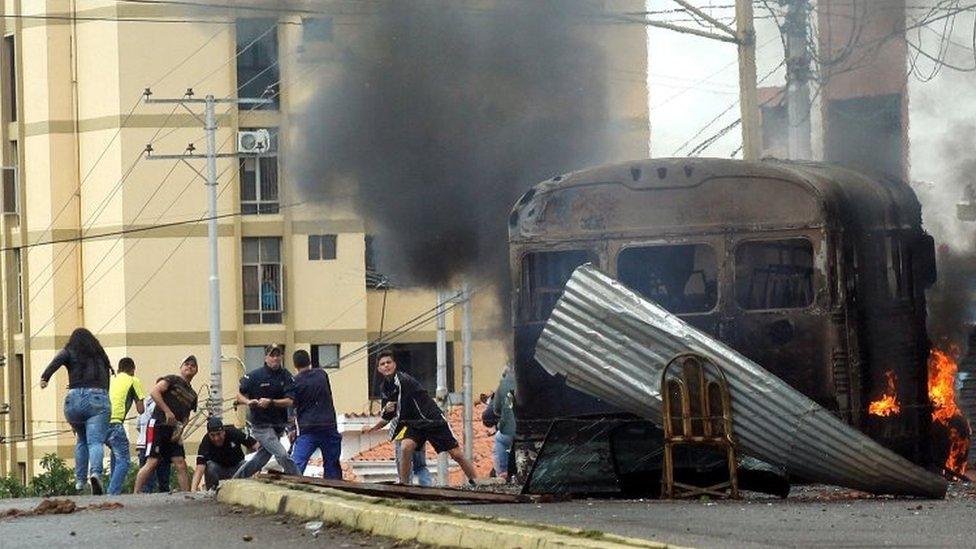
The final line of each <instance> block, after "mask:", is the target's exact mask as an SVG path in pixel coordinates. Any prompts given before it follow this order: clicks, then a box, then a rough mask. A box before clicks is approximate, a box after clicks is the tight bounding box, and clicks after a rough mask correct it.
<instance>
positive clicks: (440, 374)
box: [435, 290, 449, 486]
mask: <svg viewBox="0 0 976 549" xmlns="http://www.w3.org/2000/svg"><path fill="white" fill-rule="evenodd" d="M447 301H448V297H447V293H446V292H444V291H441V290H438V292H437V392H436V393H435V396H436V397H437V402H438V403H439V404H440V405H441V410H442V411H444V412H445V415H447V414H446V412H447V408H448V402H447V399H448V396H449V395H448V389H447V318H446V315H447V310H446V309H445V308H444V306H445V305H446V304H447ZM437 484H438V485H440V486H447V453H445V452H441V453H439V454H437Z"/></svg>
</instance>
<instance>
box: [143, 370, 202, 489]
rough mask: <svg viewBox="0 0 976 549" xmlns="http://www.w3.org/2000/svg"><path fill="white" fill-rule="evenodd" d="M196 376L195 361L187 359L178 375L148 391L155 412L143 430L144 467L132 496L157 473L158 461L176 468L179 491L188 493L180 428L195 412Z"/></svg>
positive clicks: (184, 453)
mask: <svg viewBox="0 0 976 549" xmlns="http://www.w3.org/2000/svg"><path fill="white" fill-rule="evenodd" d="M195 375H197V357H195V356H193V355H190V356H188V357H186V359H184V360H183V363H182V364H180V374H179V375H168V376H166V377H164V378H162V379H160V380H159V381H158V382H156V386H155V387H153V388H152V391H150V393H149V394H150V395H151V396H152V398H153V402H155V403H156V411H155V412H153V417H152V419H150V420H149V425H148V427H146V456H147V457H146V464H145V465H143V466H142V468H141V469H139V473H138V474H137V475H136V483H135V487H134V489H133V492H134V493H136V494H138V493H140V492H142V487H143V486H144V485H145V484H146V482H147V481H148V480H149V477H150V475H152V474H153V473H154V472H155V471H156V466H158V465H159V462H160V461H169V462H171V463H172V464H173V465H175V466H176V479H177V481H178V482H179V483H180V490H183V491H184V492H187V491H189V490H190V478H189V475H188V474H187V470H186V459H185V456H186V451H185V450H184V449H183V441H182V436H183V426H184V425H186V422H187V421H188V420H189V419H190V412H191V411H194V410H196V409H197V393H196V391H194V390H193V387H191V386H190V382H191V381H193V377H194V376H195Z"/></svg>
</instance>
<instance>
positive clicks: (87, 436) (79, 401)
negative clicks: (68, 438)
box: [41, 328, 115, 495]
mask: <svg viewBox="0 0 976 549" xmlns="http://www.w3.org/2000/svg"><path fill="white" fill-rule="evenodd" d="M62 366H64V367H65V368H67V370H68V394H67V395H66V396H65V397H64V417H65V419H67V420H68V423H70V424H71V428H72V429H73V430H74V432H75V439H76V440H75V488H77V489H78V490H81V489H82V488H84V487H85V484H86V483H88V482H89V481H90V482H91V489H92V494H95V495H101V494H102V493H103V489H102V467H103V465H102V461H103V459H104V456H105V436H106V434H107V433H108V420H109V415H110V413H111V405H110V404H109V398H108V383H109V378H111V376H112V375H113V374H114V373H115V372H114V371H113V370H112V364H111V363H110V362H109V360H108V355H106V354H105V349H103V348H102V344H101V343H99V342H98V339H96V338H95V336H94V335H93V334H92V333H91V332H89V331H88V330H86V329H85V328H76V329H75V331H73V332H71V337H70V338H68V343H67V344H66V345H65V346H64V349H61V351H60V352H59V353H58V354H57V355H55V356H54V360H52V361H51V363H50V364H48V367H47V368H45V369H44V373H42V374H41V389H43V388H45V387H47V383H48V381H49V380H50V379H51V376H53V375H54V372H56V371H57V370H58V368H60V367H62Z"/></svg>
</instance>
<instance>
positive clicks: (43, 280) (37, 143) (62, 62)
mask: <svg viewBox="0 0 976 549" xmlns="http://www.w3.org/2000/svg"><path fill="white" fill-rule="evenodd" d="M312 4H315V6H316V7H318V8H321V9H320V10H319V11H317V12H315V13H311V12H301V13H300V12H297V11H293V12H284V13H272V12H268V11H266V9H264V8H261V6H262V5H263V4H262V3H253V4H252V5H254V6H257V8H258V9H253V10H247V9H235V10H227V9H223V10H221V9H213V8H212V7H206V6H203V7H199V8H195V7H191V6H186V5H185V3H173V4H167V3H139V2H123V1H119V2H116V1H96V0H93V1H86V2H74V1H69V0H51V1H47V2H29V1H26V0H2V1H0V9H2V10H3V15H4V17H2V18H0V35H2V37H3V41H2V48H0V54H2V55H0V106H2V108H0V117H2V119H0V155H2V164H3V171H2V175H3V177H2V195H0V196H2V200H0V202H2V207H3V212H4V213H3V215H2V217H0V244H2V249H3V252H2V253H0V299H2V305H3V311H4V313H3V316H2V328H3V329H2V342H0V348H2V353H3V355H4V357H6V363H5V365H4V366H2V367H0V406H2V408H0V412H2V413H0V435H2V436H3V437H4V440H3V443H2V444H0V474H6V473H13V474H15V475H19V476H21V477H23V478H28V477H30V476H32V475H34V474H36V467H38V465H37V463H38V461H39V460H40V458H41V457H42V456H43V455H44V454H46V453H49V452H57V453H58V454H59V455H61V456H62V457H64V458H66V459H69V460H70V459H71V457H72V455H73V454H72V451H73V446H74V438H73V435H72V434H71V433H70V431H69V430H68V426H67V425H66V424H65V423H64V422H63V414H62V402H63V400H64V396H65V393H66V390H67V388H66V385H67V384H66V377H65V376H64V374H63V373H61V374H58V375H57V376H55V378H54V382H53V383H52V384H51V385H50V386H49V387H47V388H46V389H44V390H41V389H40V388H39V386H38V383H37V381H38V379H39V376H40V373H41V371H42V370H43V369H44V367H45V366H46V365H47V363H48V361H49V360H50V359H51V358H52V357H53V355H54V354H55V353H56V352H57V350H58V349H59V348H61V347H62V346H63V345H64V343H65V342H66V340H67V337H68V335H69V334H70V333H71V331H72V330H73V329H74V328H75V327H77V326H86V327H88V328H89V329H91V330H92V331H93V332H94V333H95V334H96V335H97V336H98V337H99V339H100V340H101V342H102V343H103V345H104V346H105V349H106V351H107V352H108V354H109V356H110V358H111V359H112V360H113V361H117V360H118V359H119V358H121V357H123V356H130V357H132V358H133V359H134V360H135V362H136V365H137V371H136V373H137V376H138V377H140V378H142V380H143V381H144V382H146V383H150V382H151V381H152V380H155V379H156V378H158V377H159V376H160V375H163V374H166V373H170V372H172V371H174V370H175V369H176V367H177V365H178V364H179V362H180V361H181V360H182V359H183V358H184V357H185V356H186V355H187V354H190V353H193V354H196V355H197V357H198V358H199V361H200V365H201V368H200V373H199V374H198V377H197V379H196V380H195V383H194V385H195V386H196V387H198V388H201V389H203V388H204V385H205V384H206V383H207V382H208V380H209V377H210V369H209V363H210V351H209V344H208V341H209V339H208V337H209V336H208V303H209V301H208V290H207V281H208V276H209V267H208V265H209V263H208V261H209V259H208V257H209V256H208V244H207V227H206V223H202V222H198V221H199V220H200V219H201V218H203V217H204V216H205V215H206V210H207V202H206V189H205V186H204V181H203V179H202V178H201V176H200V174H199V173H198V171H199V172H203V171H204V169H205V166H204V164H203V163H202V162H198V161H193V160H191V161H187V162H182V161H179V160H152V159H150V158H147V157H146V155H145V154H144V151H145V149H146V146H147V144H151V147H152V150H153V152H154V154H157V155H161V154H174V153H180V152H182V151H184V150H185V149H186V148H187V146H188V144H192V146H193V147H195V149H196V151H197V152H200V151H203V150H204V141H203V137H204V133H203V129H202V121H201V116H202V109H201V110H195V111H193V112H189V111H188V110H186V109H183V108H181V107H179V106H177V105H159V104H147V103H146V102H145V101H144V99H145V96H144V90H145V89H146V88H147V87H149V88H150V89H151V92H152V96H151V97H153V98H162V97H180V96H183V95H184V93H186V92H187V89H188V88H192V92H193V94H194V97H203V96H205V95H208V94H212V95H214V96H215V97H266V98H270V99H272V100H273V101H272V103H271V104H268V105H262V106H258V107H253V106H241V107H237V106H234V105H222V106H220V107H219V108H218V113H217V122H218V126H219V129H218V130H217V146H218V149H219V151H220V152H235V151H236V147H237V139H238V132H240V131H242V130H258V129H266V130H268V131H269V134H270V135H271V141H272V150H273V151H274V150H278V152H281V151H280V148H278V141H279V139H278V138H279V136H282V135H284V134H285V132H287V130H288V127H289V120H290V117H292V116H294V108H293V106H294V105H295V103H296V102H297V101H300V100H301V98H302V97H303V94H307V93H308V89H307V87H305V86H306V82H304V80H305V79H306V77H307V76H308V74H309V72H310V67H314V66H316V65H315V64H316V63H321V57H322V56H323V55H325V56H327V55H328V54H329V52H332V51H334V50H335V49H337V48H342V47H344V45H345V44H348V43H349V42H351V37H353V36H355V35H356V33H361V32H364V31H363V29H364V28H366V26H368V14H365V15H364V13H363V10H349V9H347V8H343V6H348V5H349V4H348V3H340V2H319V3H312ZM598 32H604V31H603V30H600V31H598ZM605 32H606V33H607V40H606V47H607V48H608V56H610V57H612V58H614V63H615V65H616V66H618V67H619V66H625V67H626V68H627V69H628V70H631V71H637V72H639V73H641V74H643V73H644V71H646V55H644V52H645V47H644V44H645V35H644V29H643V28H641V27H640V26H634V27H627V28H620V27H614V26H608V27H607V28H606V31H605ZM614 52H617V55H614ZM635 52H637V53H635ZM612 87H613V89H612V98H611V100H612V101H613V102H614V105H615V106H614V108H615V109H617V110H619V117H620V119H621V120H626V121H627V124H629V126H628V129H627V130H626V133H625V135H624V136H623V137H622V138H621V141H620V143H621V145H620V146H619V147H618V148H619V155H618V156H619V158H620V159H623V158H632V157H643V156H646V151H647V148H646V147H647V102H646V83H645V82H644V81H643V79H640V78H636V79H628V80H623V81H620V80H617V81H613V82H612ZM280 141H282V142H283V141H284V140H280ZM282 146H284V145H282ZM217 171H218V174H219V175H218V193H219V195H218V208H217V209H218V214H221V215H222V217H221V218H220V219H219V222H218V227H219V230H218V234H219V242H218V245H219V270H220V300H221V327H222V333H221V342H222V354H223V355H224V357H225V360H224V361H223V365H222V374H223V378H224V384H223V396H224V398H226V399H231V398H233V396H234V394H235V393H236V388H237V379H238V378H239V377H240V376H241V375H242V374H243V373H244V372H245V371H246V370H250V369H253V368H256V367H260V366H261V364H262V360H263V356H262V349H263V346H264V345H266V344H268V343H271V342H278V343H282V344H283V345H284V346H285V348H286V350H287V351H288V353H289V354H290V352H291V351H293V350H295V349H307V350H309V351H310V352H311V354H312V357H313V361H314V362H316V363H318V364H321V365H331V366H330V370H329V374H330V377H331V379H332V385H333V388H334V391H335V398H336V405H337V409H338V411H339V412H340V413H363V412H368V411H369V410H370V407H371V406H372V405H373V404H372V403H373V401H372V400H371V398H372V397H374V396H375V395H372V394H371V393H372V389H371V386H370V380H371V378H370V368H369V360H368V354H367V351H368V350H369V349H370V342H373V341H375V340H376V339H377V338H378V337H379V336H381V335H382V334H384V333H389V332H390V331H391V330H396V329H397V328H399V327H402V326H405V325H406V326H410V328H411V329H410V330H409V331H407V332H405V333H404V334H403V335H402V336H401V337H399V338H398V339H397V340H396V345H395V346H394V348H395V349H396V350H397V351H399V352H400V355H401V356H402V361H403V362H404V366H405V367H406V368H407V369H408V370H409V371H412V372H413V373H415V374H416V375H418V376H419V377H420V378H421V379H422V380H424V381H425V382H427V383H430V384H432V383H433V382H434V379H433V375H434V367H435V340H436V327H435V324H434V323H433V322H425V323H422V324H421V325H417V326H413V325H411V324H410V321H411V320H413V319H415V318H417V317H418V315H424V314H427V313H429V312H430V311H431V310H432V309H433V308H434V307H435V305H436V299H437V298H436V293H435V292H434V291H432V290H426V289H410V288H389V287H387V286H386V285H384V284H383V282H382V280H383V279H382V276H379V275H378V274H377V273H374V272H372V271H371V270H370V269H368V255H369V249H368V242H369V238H368V236H369V235H367V233H366V230H365V224H364V222H363V220H362V219H360V218H359V217H357V216H356V214H355V213H354V212H352V211H344V210H342V209H341V208H337V207H335V206H333V205H330V204H316V203H307V202H303V201H302V200H301V199H300V196H299V193H298V190H297V185H296V181H295V176H294V174H293V173H289V166H288V165H287V163H286V162H279V160H278V158H277V157H274V156H269V157H262V158H244V159H234V158H221V159H220V160H219V161H218V165H217ZM224 214H229V215H224ZM238 214H239V215H238ZM98 235H103V236H98ZM493 293H494V292H482V294H479V295H477V296H476V298H475V299H474V306H473V311H474V332H475V338H474V344H473V350H474V353H473V356H474V359H473V363H474V372H475V373H474V387H475V392H476V394H477V392H480V391H486V390H489V389H491V388H493V386H494V384H495V383H496V381H497V378H498V375H499V373H500V371H501V370H502V368H503V367H504V365H505V362H506V360H507V348H508V346H509V343H508V341H506V338H505V337H504V336H499V335H498V331H497V330H496V329H494V327H495V326H497V325H498V316H499V315H500V312H499V308H498V306H497V305H496V304H494V301H493ZM447 326H448V330H447V341H448V349H449V366H450V376H449V385H450V387H451V388H452V390H453V389H454V388H457V389H460V385H461V384H460V375H461V372H460V368H459V367H458V368H455V367H454V365H455V364H460V346H459V345H455V342H457V341H458V339H459V332H458V318H457V316H456V315H455V314H454V311H450V312H448V313H447ZM340 357H342V360H341V361H340V362H339V364H338V366H336V365H335V361H336V360H337V359H339V358H340ZM204 392H205V391H204ZM227 413H228V414H230V415H231V417H234V418H236V420H237V421H239V422H240V421H242V419H243V416H242V415H240V414H238V415H236V416H235V415H234V414H235V412H234V410H232V409H231V408H230V407H228V410H227ZM199 437H200V434H199V432H198V433H197V434H195V435H194V436H192V437H191V439H190V446H191V450H192V448H193V447H195V445H196V442H197V441H198V440H199Z"/></svg>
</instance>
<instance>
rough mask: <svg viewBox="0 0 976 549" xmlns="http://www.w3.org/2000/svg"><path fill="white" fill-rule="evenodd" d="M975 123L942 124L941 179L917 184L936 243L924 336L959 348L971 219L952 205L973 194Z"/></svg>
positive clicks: (973, 275) (968, 311) (970, 288)
mask: <svg viewBox="0 0 976 549" xmlns="http://www.w3.org/2000/svg"><path fill="white" fill-rule="evenodd" d="M973 151H976V124H973V123H972V122H968V121H966V122H957V123H953V124H949V125H947V127H946V128H945V131H944V133H943V134H942V135H941V136H940V141H939V147H938V152H939V157H940V162H941V163H942V164H941V174H940V175H941V176H942V180H941V181H938V182H936V183H935V184H933V185H930V186H927V187H924V188H919V189H918V191H919V195H920V199H921V200H922V203H923V219H924V220H925V224H926V226H928V227H929V230H930V231H932V233H933V236H934V237H935V239H936V243H937V245H938V254H937V256H936V259H937V261H936V264H937V267H938V281H937V283H936V285H935V286H934V287H933V288H932V289H931V290H929V292H928V302H929V315H928V316H929V321H928V327H929V335H930V337H931V338H932V340H933V341H935V342H937V343H942V342H947V343H949V344H952V345H954V346H955V347H958V348H959V349H961V350H965V348H966V342H967V339H968V331H969V329H970V326H971V325H972V322H973V320H974V319H976V303H974V302H973V296H974V295H976V242H974V239H973V234H974V233H976V223H974V222H972V221H963V220H960V219H959V216H958V213H957V209H956V205H957V203H958V202H960V201H962V200H971V199H973V198H974V197H973V195H972V188H973V186H974V185H976V157H974V156H973Z"/></svg>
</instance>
